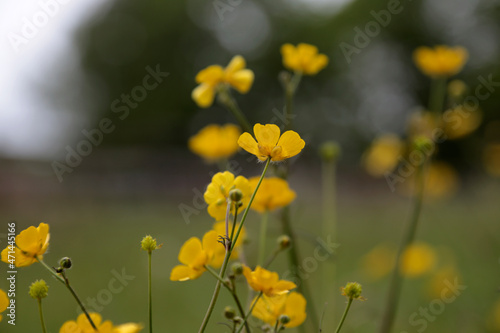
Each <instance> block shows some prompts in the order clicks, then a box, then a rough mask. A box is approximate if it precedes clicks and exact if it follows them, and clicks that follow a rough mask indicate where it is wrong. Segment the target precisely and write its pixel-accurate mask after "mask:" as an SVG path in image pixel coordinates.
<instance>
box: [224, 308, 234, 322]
mask: <svg viewBox="0 0 500 333" xmlns="http://www.w3.org/2000/svg"><path fill="white" fill-rule="evenodd" d="M235 316H236V311H235V310H234V309H233V308H232V307H230V306H226V307H225V308H224V317H226V318H227V319H234V317H235Z"/></svg>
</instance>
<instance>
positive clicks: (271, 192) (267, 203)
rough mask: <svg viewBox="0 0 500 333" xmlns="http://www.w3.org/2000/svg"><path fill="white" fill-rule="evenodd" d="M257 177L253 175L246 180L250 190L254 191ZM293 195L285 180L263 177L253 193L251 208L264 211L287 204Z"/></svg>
mask: <svg viewBox="0 0 500 333" xmlns="http://www.w3.org/2000/svg"><path fill="white" fill-rule="evenodd" d="M259 179H260V177H253V178H250V179H249V180H248V182H249V183H250V186H251V187H252V191H255V188H256V187H257V183H258V182H259ZM295 197H296V194H295V192H294V191H293V190H291V189H290V187H288V183H287V181H286V180H283V179H281V178H278V177H270V178H264V179H263V180H262V183H261V184H260V187H259V190H258V191H257V193H256V194H255V198H254V200H253V203H252V207H251V208H252V209H254V210H256V211H258V212H259V213H264V212H266V211H272V210H275V209H277V208H281V207H285V206H287V205H289V204H290V203H291V202H292V201H293V200H294V199H295Z"/></svg>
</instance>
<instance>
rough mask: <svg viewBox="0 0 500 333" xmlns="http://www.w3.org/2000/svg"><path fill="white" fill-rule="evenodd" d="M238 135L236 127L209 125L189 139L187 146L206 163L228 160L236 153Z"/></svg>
mask: <svg viewBox="0 0 500 333" xmlns="http://www.w3.org/2000/svg"><path fill="white" fill-rule="evenodd" d="M240 134H241V130H240V128H239V127H238V126H236V125H233V124H226V125H224V126H219V125H215V124H211V125H208V126H206V127H204V128H203V129H201V130H200V131H199V132H198V133H197V134H196V135H194V136H193V137H191V138H190V139H189V143H188V146H189V149H190V150H191V151H192V152H193V153H195V154H197V155H200V156H201V157H203V158H204V159H206V160H207V161H215V160H219V159H223V158H228V157H230V156H231V155H233V154H235V153H236V152H237V151H238V149H239V146H238V138H239V137H240Z"/></svg>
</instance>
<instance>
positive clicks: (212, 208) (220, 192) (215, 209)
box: [203, 171, 252, 221]
mask: <svg viewBox="0 0 500 333" xmlns="http://www.w3.org/2000/svg"><path fill="white" fill-rule="evenodd" d="M233 189H239V190H240V191H241V192H242V194H243V197H242V199H241V201H240V202H241V204H242V205H241V206H240V208H239V209H240V211H241V210H243V209H245V208H246V207H247V206H248V203H249V202H250V196H251V194H252V188H251V187H250V184H249V183H248V179H246V178H245V177H243V176H238V177H236V178H234V175H233V174H232V173H231V172H229V171H224V172H219V173H216V174H215V175H214V176H213V177H212V182H211V183H210V184H209V185H208V186H207V190H206V191H205V194H204V195H203V197H204V198H205V202H206V203H207V204H208V214H210V216H212V217H213V218H214V219H216V220H217V221H220V220H225V217H226V210H227V202H228V198H229V192H230V191H231V190H233ZM232 212H233V213H234V207H233V208H232Z"/></svg>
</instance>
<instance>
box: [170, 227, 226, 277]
mask: <svg viewBox="0 0 500 333" xmlns="http://www.w3.org/2000/svg"><path fill="white" fill-rule="evenodd" d="M218 238H219V235H218V234H217V232H215V231H214V230H210V231H209V232H207V233H206V234H205V235H204V236H203V243H202V241H200V239H199V238H197V237H191V238H190V239H188V240H187V241H186V242H185V243H184V245H182V247H181V250H180V252H179V257H178V258H179V261H180V262H181V263H182V264H183V265H177V266H175V267H174V268H173V269H172V271H171V272H170V280H172V281H187V280H194V279H197V278H199V277H200V276H201V274H203V273H204V272H205V271H206V268H205V266H207V265H210V266H212V267H214V268H218V267H220V266H221V265H222V262H223V260H224V255H225V251H222V252H221V251H219V247H222V248H223V245H222V244H220V243H219V242H218ZM221 255H222V259H221Z"/></svg>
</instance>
